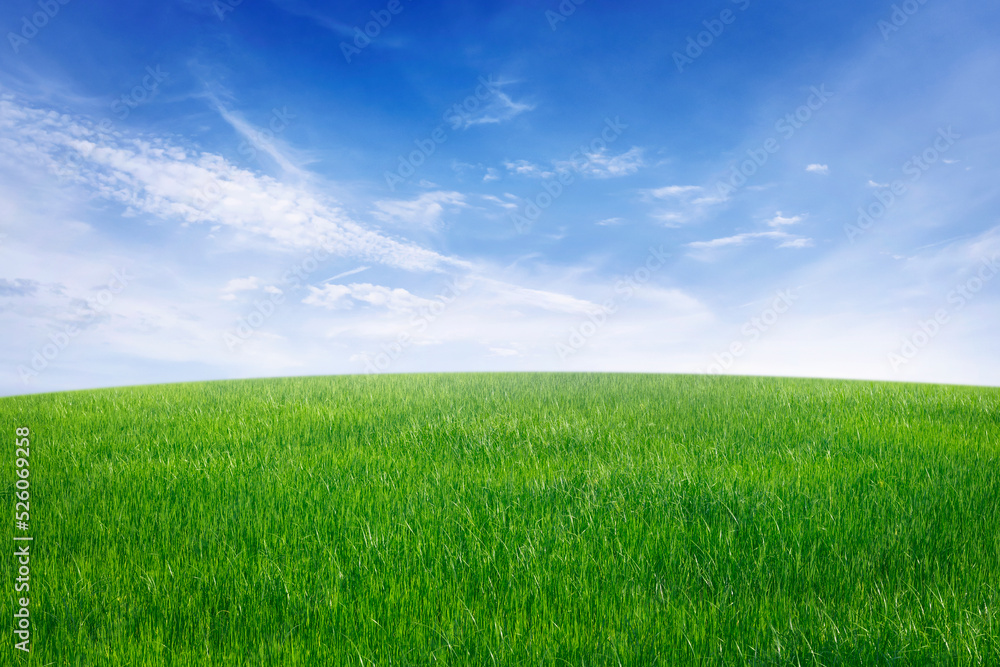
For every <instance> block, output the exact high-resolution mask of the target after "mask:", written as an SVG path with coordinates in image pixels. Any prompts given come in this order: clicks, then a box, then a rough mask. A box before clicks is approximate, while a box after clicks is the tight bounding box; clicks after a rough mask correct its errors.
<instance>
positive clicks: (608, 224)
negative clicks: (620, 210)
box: [595, 218, 625, 227]
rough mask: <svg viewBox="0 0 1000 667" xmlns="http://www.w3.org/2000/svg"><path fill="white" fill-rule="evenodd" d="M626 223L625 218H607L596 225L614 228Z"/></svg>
mask: <svg viewBox="0 0 1000 667" xmlns="http://www.w3.org/2000/svg"><path fill="white" fill-rule="evenodd" d="M624 223H625V218H607V219H605V220H598V221H597V222H596V223H595V224H597V225H600V226H601V227H613V226H616V225H621V224H624Z"/></svg>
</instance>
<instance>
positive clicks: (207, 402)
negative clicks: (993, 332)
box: [0, 374, 1000, 666]
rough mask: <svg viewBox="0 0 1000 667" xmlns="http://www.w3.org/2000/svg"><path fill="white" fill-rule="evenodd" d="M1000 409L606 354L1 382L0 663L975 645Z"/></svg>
mask: <svg viewBox="0 0 1000 667" xmlns="http://www.w3.org/2000/svg"><path fill="white" fill-rule="evenodd" d="M998 415H1000V390H997V389H986V388H971V387H946V386H931V385H895V384H880V383H871V382H839V381H818V380H816V381H814V380H788V379H765V378H736V377H707V376H658V375H612V374H608V375H552V374H537V375H535V374H513V375H489V374H469V375H412V376H360V377H330V378H301V379H288V380H254V381H240V382H217V383H206V384H179V385H164V386H150V387H139V388H125V389H115V390H101V391H89V392H73V393H64V394H47V395H38V396H28V397H16V398H6V399H0V429H2V432H3V433H4V434H5V437H6V438H7V441H8V452H9V453H8V458H7V459H5V463H4V468H3V470H4V473H3V475H4V476H3V478H2V479H0V489H5V492H4V500H5V503H6V504H7V506H8V507H9V511H10V514H8V516H9V517H10V520H8V521H6V522H5V528H4V529H3V538H4V540H5V542H6V544H7V545H8V546H7V547H5V548H4V551H5V553H6V554H8V555H6V556H4V557H3V558H0V582H2V586H3V594H2V595H0V598H2V599H3V600H4V609H3V614H4V618H5V620H4V621H3V623H4V624H5V626H6V627H11V618H12V613H13V609H14V603H15V599H16V598H17V597H19V596H18V595H16V594H15V593H14V583H13V582H14V580H15V578H16V577H17V561H16V560H15V558H14V557H13V556H12V555H11V553H12V548H11V546H10V545H11V544H14V542H13V541H12V537H13V536H14V535H15V534H20V532H18V531H15V529H14V525H13V517H12V514H13V510H14V507H13V505H14V497H13V496H14V492H15V488H14V483H13V480H14V479H15V477H14V434H15V428H16V427H29V428H30V429H31V454H30V470H31V477H30V480H31V520H30V526H31V527H30V534H31V535H32V536H33V537H34V542H33V546H32V559H31V602H30V609H31V623H32V626H31V628H32V629H31V632H32V640H31V641H32V653H31V654H30V655H26V654H23V653H22V652H21V651H18V650H15V649H14V647H13V644H14V642H15V641H16V640H15V639H13V638H12V637H13V636H12V634H11V633H9V632H8V633H5V639H4V640H3V642H2V645H0V664H6V665H29V664H30V665H137V666H141V665H161V664H163V665H168V664H169V665H361V666H363V665H526V666H527V665H532V666H533V665H658V664H662V665H688V664H691V665H694V664H704V665H720V664H725V665H744V664H750V665H779V664H780V665H934V664H939V665H1000V616H998V607H1000V594H998V586H1000V560H998V558H1000V557H998V547H1000V476H998V470H1000V461H998V450H1000V416H998Z"/></svg>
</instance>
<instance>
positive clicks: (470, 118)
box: [447, 79, 535, 129]
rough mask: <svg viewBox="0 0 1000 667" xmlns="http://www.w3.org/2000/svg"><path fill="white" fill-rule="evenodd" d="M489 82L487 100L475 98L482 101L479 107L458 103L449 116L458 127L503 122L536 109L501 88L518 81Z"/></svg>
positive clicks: (464, 127)
mask: <svg viewBox="0 0 1000 667" xmlns="http://www.w3.org/2000/svg"><path fill="white" fill-rule="evenodd" d="M489 83H490V88H489V96H488V97H487V98H486V99H485V100H483V99H482V98H480V97H474V98H473V99H475V100H477V101H478V102H480V106H478V108H473V109H472V110H469V108H468V106H459V105H456V107H454V108H455V111H454V112H453V113H451V114H448V116H447V119H448V120H449V122H451V123H452V124H453V125H456V126H457V127H461V128H463V129H467V128H470V127H472V126H474V125H492V124H497V123H503V122H506V121H508V120H511V119H513V118H515V117H517V116H520V115H521V114H522V113H525V112H527V111H533V110H534V109H535V105H534V104H531V103H529V102H519V101H516V100H514V99H512V98H511V96H510V95H508V94H507V93H505V92H503V91H502V90H500V88H501V87H503V86H507V85H510V84H512V83H516V81H496V80H492V79H491V80H490V82H489Z"/></svg>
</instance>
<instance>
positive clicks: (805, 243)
mask: <svg viewBox="0 0 1000 667" xmlns="http://www.w3.org/2000/svg"><path fill="white" fill-rule="evenodd" d="M813 245H815V244H814V243H813V240H812V239H806V238H799V239H791V240H789V241H785V242H784V243H782V244H780V245H779V246H778V247H779V248H811V247H813Z"/></svg>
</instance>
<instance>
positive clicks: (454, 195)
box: [373, 191, 467, 229]
mask: <svg viewBox="0 0 1000 667" xmlns="http://www.w3.org/2000/svg"><path fill="white" fill-rule="evenodd" d="M465 206H467V204H466V202H465V195H463V194H461V193H459V192H445V191H437V192H425V193H424V194H422V195H420V196H419V197H417V198H416V199H410V200H400V199H393V200H382V201H377V202H375V211H374V212H373V215H374V216H375V217H376V218H378V219H379V220H382V221H383V222H388V223H395V224H403V225H407V226H411V227H420V228H423V229H435V228H436V227H437V226H438V225H439V224H440V223H441V217H442V216H443V215H444V213H445V211H446V209H447V210H457V209H460V208H464V207H465Z"/></svg>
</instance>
